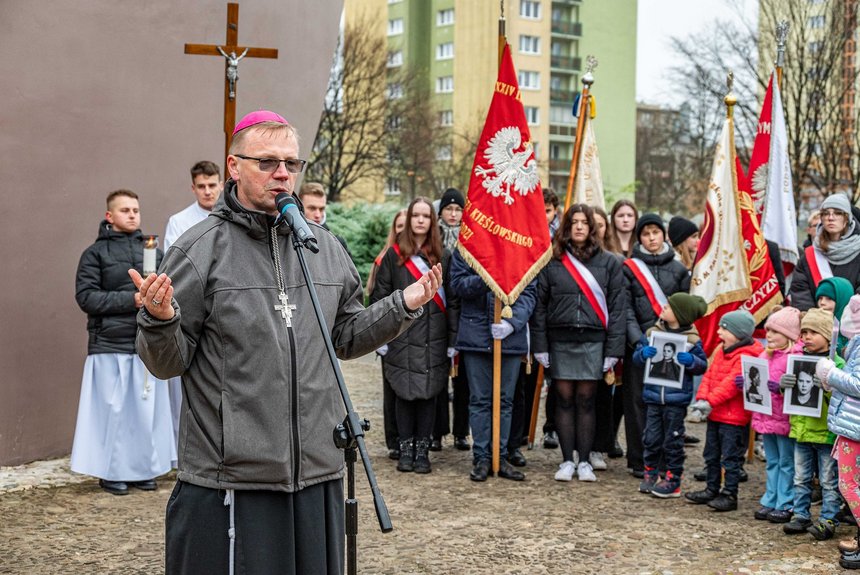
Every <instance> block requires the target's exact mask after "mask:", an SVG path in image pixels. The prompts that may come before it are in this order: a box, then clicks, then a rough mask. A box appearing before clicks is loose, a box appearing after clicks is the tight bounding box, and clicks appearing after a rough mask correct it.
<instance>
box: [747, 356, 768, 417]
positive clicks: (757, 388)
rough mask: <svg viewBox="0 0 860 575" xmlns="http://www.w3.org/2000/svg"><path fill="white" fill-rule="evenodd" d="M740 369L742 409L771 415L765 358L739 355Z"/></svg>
mask: <svg viewBox="0 0 860 575" xmlns="http://www.w3.org/2000/svg"><path fill="white" fill-rule="evenodd" d="M741 369H742V370H743V374H744V390H743V394H744V409H746V410H747V411H754V412H756V413H763V414H764V415H772V414H773V402H772V401H771V397H770V391H768V389H767V380H768V373H769V370H768V366H767V360H766V359H764V358H761V357H752V356H749V355H745V356H743V357H741Z"/></svg>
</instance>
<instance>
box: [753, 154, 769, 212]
mask: <svg viewBox="0 0 860 575" xmlns="http://www.w3.org/2000/svg"><path fill="white" fill-rule="evenodd" d="M769 171H770V162H765V163H763V164H761V165H760V166H759V167H758V168H757V169H756V171H755V172H754V173H753V175H752V182H751V186H752V191H753V195H752V198H753V202H754V203H755V213H757V214H759V215H761V213H762V212H763V211H764V201H765V198H766V197H767V178H768V172H769Z"/></svg>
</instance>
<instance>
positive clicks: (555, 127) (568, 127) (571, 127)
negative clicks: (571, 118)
mask: <svg viewBox="0 0 860 575" xmlns="http://www.w3.org/2000/svg"><path fill="white" fill-rule="evenodd" d="M553 136H562V137H561V138H558V137H556V138H553ZM574 136H576V124H550V125H549V137H550V139H551V140H561V141H565V142H569V141H570V139H569V138H573V137H574Z"/></svg>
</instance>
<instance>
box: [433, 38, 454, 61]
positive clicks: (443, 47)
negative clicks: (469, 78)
mask: <svg viewBox="0 0 860 575" xmlns="http://www.w3.org/2000/svg"><path fill="white" fill-rule="evenodd" d="M453 57H454V43H453V42H445V43H444V44H439V45H437V46H436V59H437V60H450V59H451V58H453Z"/></svg>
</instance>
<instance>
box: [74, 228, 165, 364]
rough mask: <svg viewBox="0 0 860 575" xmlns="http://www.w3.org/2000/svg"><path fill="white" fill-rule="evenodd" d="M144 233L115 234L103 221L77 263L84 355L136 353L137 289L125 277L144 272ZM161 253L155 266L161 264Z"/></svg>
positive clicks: (76, 295)
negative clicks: (84, 319) (86, 340)
mask: <svg viewBox="0 0 860 575" xmlns="http://www.w3.org/2000/svg"><path fill="white" fill-rule="evenodd" d="M143 241H144V240H143V234H142V233H141V232H140V230H137V231H136V232H133V233H130V234H127V233H123V232H117V231H114V230H113V228H112V227H111V225H110V224H109V223H108V222H107V221H106V220H105V221H102V223H101V226H100V227H99V235H98V239H96V243H94V244H93V245H91V246H90V247H88V248H87V249H86V250H85V251H84V253H83V254H81V260H80V262H79V263H78V273H77V275H76V279H75V300H77V302H78V305H79V306H80V308H81V309H82V310H83V311H84V312H86V314H87V331H89V333H90V337H89V343H88V345H87V353H88V354H90V355H93V354H96V353H137V352H136V351H135V347H134V339H135V335H136V334H137V308H136V307H135V306H134V294H135V293H136V292H137V290H136V289H135V287H134V283H132V281H131V278H130V277H128V270H129V269H130V268H134V269H136V270H137V271H139V272H141V273H143ZM161 256H162V253H161V250H158V251H157V253H156V264H157V265H160V264H161Z"/></svg>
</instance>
